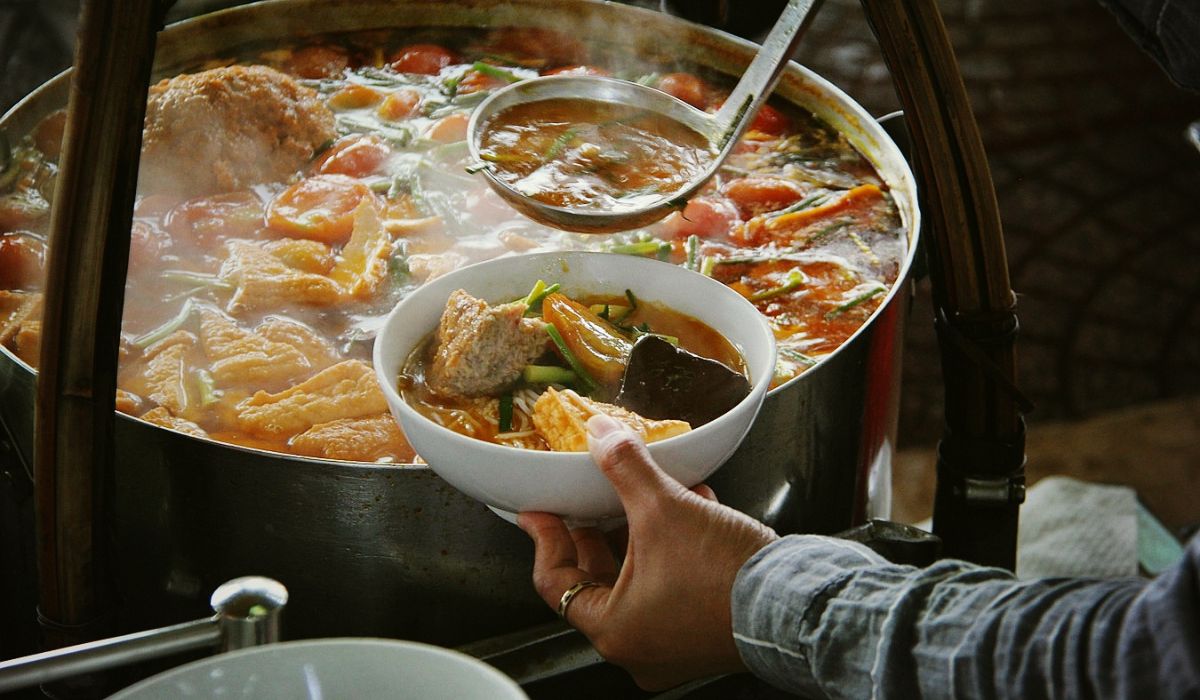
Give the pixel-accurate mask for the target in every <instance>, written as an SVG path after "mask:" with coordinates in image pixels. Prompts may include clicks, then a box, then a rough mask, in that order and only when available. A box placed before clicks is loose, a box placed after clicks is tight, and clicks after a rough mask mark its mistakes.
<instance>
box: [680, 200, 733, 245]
mask: <svg viewBox="0 0 1200 700" xmlns="http://www.w3.org/2000/svg"><path fill="white" fill-rule="evenodd" d="M737 222H738V211H737V207H735V206H734V205H733V203H732V202H730V201H729V200H727V199H723V198H720V197H697V198H695V199H693V200H691V201H690V202H688V203H687V206H686V207H684V209H683V211H681V212H679V211H677V212H675V213H674V214H671V215H670V216H668V217H667V218H665V219H663V222H662V226H663V229H664V231H665V233H666V234H667V235H668V236H671V237H673V238H679V239H682V238H687V237H688V236H691V235H693V234H694V235H697V236H699V237H701V238H717V237H723V236H727V235H728V234H729V231H730V229H731V228H733V225H734V224H736V223H737Z"/></svg>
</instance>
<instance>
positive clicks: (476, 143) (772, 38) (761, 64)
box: [467, 0, 820, 233]
mask: <svg viewBox="0 0 1200 700" xmlns="http://www.w3.org/2000/svg"><path fill="white" fill-rule="evenodd" d="M819 3H820V0H790V2H788V4H787V7H785V8H784V10H783V13H782V14H781V15H780V16H779V20H778V21H776V22H775V26H774V27H772V28H771V32H770V34H768V35H767V38H766V40H765V41H763V44H762V48H761V49H759V51H758V54H757V55H756V56H755V57H754V60H753V61H752V62H751V63H750V66H749V67H748V68H747V69H746V72H745V73H744V74H743V75H742V79H741V80H739V81H738V84H737V85H736V86H735V87H734V88H733V92H732V93H731V94H730V95H729V97H728V98H727V99H726V100H725V104H724V105H722V106H721V108H720V109H719V110H718V111H717V112H716V113H715V114H708V113H707V112H702V111H700V110H698V109H696V108H695V107H693V106H691V105H689V104H688V103H686V102H684V101H683V100H680V99H677V98H675V97H672V96H671V95H668V94H667V93H665V92H662V91H660V90H656V89H654V88H651V87H648V86H645V85H641V84H639V83H634V82H630V81H627V80H617V79H614V78H602V77H598V76H553V77H545V78H534V79H531V80H525V81H522V82H518V83H513V84H512V85H509V86H507V87H505V88H503V89H501V90H498V91H496V92H495V93H494V94H493V95H491V96H490V97H488V99H486V100H484V101H483V102H482V103H480V105H479V106H478V107H477V108H476V109H475V112H474V113H473V114H472V115H471V121H470V124H469V125H468V127H467V134H468V136H467V143H468V145H469V148H470V152H471V158H472V160H473V161H474V162H475V163H477V164H479V166H478V167H479V168H480V169H481V170H482V171H483V173H484V175H485V176H486V177H487V181H488V184H490V185H491V186H492V189H494V190H495V191H496V192H497V193H498V194H499V195H500V196H501V197H503V198H504V199H505V200H507V201H508V202H509V203H511V204H512V205H513V206H514V207H516V208H517V210H518V211H520V212H521V213H523V214H525V215H526V216H528V217H530V218H531V219H534V220H535V221H538V222H541V223H543V224H547V225H549V226H553V227H555V228H560V229H564V230H567V231H578V232H581V233H613V232H616V231H628V230H630V229H635V228H638V227H641V226H646V225H648V224H651V223H653V222H655V221H658V220H659V219H661V218H663V217H664V216H666V215H667V214H670V213H671V212H672V211H675V210H677V209H679V208H680V207H681V206H682V203H684V202H686V201H687V200H688V199H690V198H691V197H693V196H694V195H695V194H696V193H698V192H699V191H700V188H702V187H703V186H704V184H705V183H707V182H708V181H709V179H711V178H712V176H713V175H715V174H716V172H717V170H718V169H720V167H721V164H722V163H723V162H724V161H725V158H727V157H728V156H729V154H730V153H731V152H732V151H733V148H734V147H735V146H736V145H737V143H738V139H740V138H741V136H742V134H743V133H745V131H746V128H747V127H748V126H749V125H750V122H751V121H752V119H753V118H754V115H755V114H756V113H757V112H758V109H759V107H761V106H762V104H763V103H764V102H765V101H766V99H767V97H768V96H769V95H770V94H771V90H772V89H773V88H774V87H775V83H776V82H777V81H778V80H779V76H780V75H781V74H782V73H783V69H784V66H786V65H787V61H788V57H790V56H791V55H792V52H793V51H795V49H796V46H797V44H799V42H800V36H801V34H802V33H803V29H804V28H805V26H806V25H807V20H808V18H809V16H810V15H811V14H812V10H813V8H814V7H815V6H816V5H818V4H819ZM551 99H578V100H589V101H593V102H611V103H616V104H620V105H625V106H635V107H637V108H638V109H641V110H646V111H651V112H656V113H659V114H662V115H664V116H666V117H668V118H670V119H673V120H675V121H677V122H680V123H682V124H683V125H684V126H687V127H688V128H690V129H692V130H693V131H695V132H697V133H699V134H701V135H702V136H704V137H705V138H706V139H708V141H709V143H710V144H711V145H712V147H713V150H714V151H715V152H716V154H717V155H716V157H715V158H713V159H712V161H711V162H710V163H709V165H708V168H707V169H705V170H704V171H703V172H702V173H700V174H699V175H698V176H696V177H695V178H693V179H692V180H690V181H688V182H686V183H683V184H681V186H680V187H679V188H677V189H675V190H674V191H672V192H668V193H666V194H664V195H662V196H661V197H660V198H659V199H658V200H656V201H652V202H650V203H649V204H646V205H643V206H640V207H637V208H628V209H627V208H621V209H599V208H583V207H577V208H571V207H558V206H552V205H549V204H545V203H543V202H540V201H538V200H536V199H534V198H532V197H530V196H528V195H526V194H524V193H522V192H520V191H518V190H517V189H515V188H513V187H511V186H510V185H508V184H507V183H505V182H504V181H502V180H501V179H500V178H499V177H497V176H496V174H495V173H494V172H493V171H492V169H491V167H489V164H487V163H485V161H484V159H483V158H482V157H481V153H480V144H481V143H483V137H484V135H485V134H486V133H487V132H488V130H489V128H490V127H491V125H492V122H493V117H495V116H496V115H498V114H500V113H502V112H504V111H505V110H507V109H510V108H512V107H514V106H516V105H519V104H524V103H529V102H540V101H543V100H551Z"/></svg>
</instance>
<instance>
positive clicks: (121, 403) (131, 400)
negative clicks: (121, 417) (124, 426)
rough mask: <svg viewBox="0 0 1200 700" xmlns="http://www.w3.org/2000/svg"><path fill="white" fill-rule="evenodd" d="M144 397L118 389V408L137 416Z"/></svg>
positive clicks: (122, 411)
mask: <svg viewBox="0 0 1200 700" xmlns="http://www.w3.org/2000/svg"><path fill="white" fill-rule="evenodd" d="M141 405H142V397H140V396H138V395H137V394H135V393H133V392H131V391H125V390H124V389H117V410H118V411H120V412H121V413H125V414H128V415H131V416H136V415H137V413H138V409H139V408H141Z"/></svg>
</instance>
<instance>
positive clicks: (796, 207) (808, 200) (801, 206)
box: [767, 192, 829, 219]
mask: <svg viewBox="0 0 1200 700" xmlns="http://www.w3.org/2000/svg"><path fill="white" fill-rule="evenodd" d="M827 199H829V195H827V194H825V193H824V192H817V193H816V194H810V195H809V196H807V197H805V198H804V199H802V200H800V201H799V202H796V203H795V204H793V205H792V206H790V207H787V208H785V209H780V210H779V211H777V212H772V213H771V214H768V215H767V216H768V217H769V218H772V219H774V218H777V217H780V216H783V215H784V214H792V213H795V212H798V211H803V210H805V209H810V208H812V207H815V206H819V205H821V204H824V203H825V200H827Z"/></svg>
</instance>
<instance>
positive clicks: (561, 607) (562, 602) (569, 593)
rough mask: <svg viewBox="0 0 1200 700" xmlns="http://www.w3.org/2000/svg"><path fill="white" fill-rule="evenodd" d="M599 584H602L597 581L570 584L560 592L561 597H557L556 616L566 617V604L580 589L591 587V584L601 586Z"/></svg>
mask: <svg viewBox="0 0 1200 700" xmlns="http://www.w3.org/2000/svg"><path fill="white" fill-rule="evenodd" d="M601 585H603V584H601V583H599V582H597V581H580V582H579V583H577V584H575V585H574V586H571V587H570V588H568V589H567V590H566V591H565V592H564V593H563V594H562V598H559V600H558V616H559V618H561V619H563V620H565V619H567V606H569V605H570V604H571V601H572V600H574V599H575V596H577V595H579V592H580V591H582V590H583V589H585V588H591V587H592V586H601Z"/></svg>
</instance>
